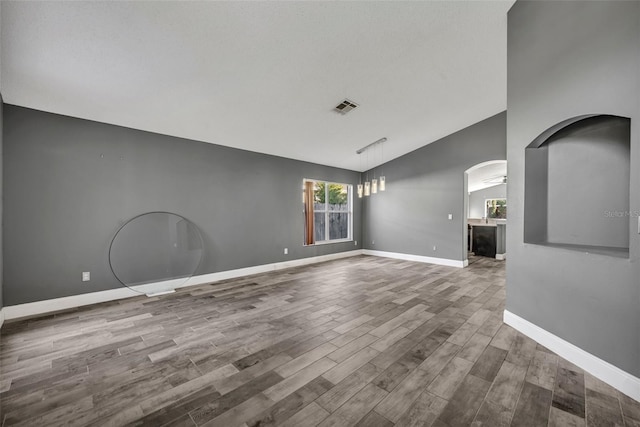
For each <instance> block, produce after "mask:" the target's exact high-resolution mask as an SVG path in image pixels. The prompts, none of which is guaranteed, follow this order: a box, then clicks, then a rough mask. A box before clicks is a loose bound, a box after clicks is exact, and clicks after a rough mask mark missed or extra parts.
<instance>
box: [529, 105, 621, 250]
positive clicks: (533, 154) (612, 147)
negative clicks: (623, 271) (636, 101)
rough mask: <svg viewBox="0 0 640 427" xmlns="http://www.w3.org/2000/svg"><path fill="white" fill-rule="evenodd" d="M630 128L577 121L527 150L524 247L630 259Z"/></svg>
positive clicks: (594, 119) (596, 118) (595, 118)
mask: <svg viewBox="0 0 640 427" xmlns="http://www.w3.org/2000/svg"><path fill="white" fill-rule="evenodd" d="M630 124H631V121H630V119H628V118H625V117H619V116H612V115H586V116H579V117H574V118H572V119H569V120H565V121H563V122H561V123H558V124H557V125H555V126H552V127H551V128H549V129H547V130H546V131H545V132H543V133H542V134H540V136H538V137H537V138H536V139H535V140H534V141H533V142H532V143H531V144H529V146H527V148H526V150H525V211H524V219H525V221H524V225H525V227H524V241H525V243H533V244H538V245H545V246H554V247H559V248H564V249H569V250H575V251H580V252H588V253H593V254H601V255H609V256H615V257H628V256H629V223H630V218H629V215H630V212H629V184H630V175H629V174H630V128H631V127H630Z"/></svg>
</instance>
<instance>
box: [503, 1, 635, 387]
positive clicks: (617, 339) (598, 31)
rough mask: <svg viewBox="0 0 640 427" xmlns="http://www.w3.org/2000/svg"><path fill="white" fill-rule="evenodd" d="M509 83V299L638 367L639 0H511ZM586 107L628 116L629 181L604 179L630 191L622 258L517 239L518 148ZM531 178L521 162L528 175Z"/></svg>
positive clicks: (581, 342) (519, 311) (529, 315)
mask: <svg viewBox="0 0 640 427" xmlns="http://www.w3.org/2000/svg"><path fill="white" fill-rule="evenodd" d="M507 90H508V102H507V108H508V112H509V114H508V120H507V152H508V158H507V160H508V164H509V182H508V184H507V185H508V194H509V231H508V233H507V246H508V247H509V260H508V262H507V303H506V309H507V310H509V311H510V312H512V313H514V314H516V315H518V316H520V317H522V318H524V319H526V320H528V321H529V322H532V323H534V324H535V325H537V326H539V327H540V328H542V329H544V330H546V331H549V332H551V333H552V334H554V335H556V336H558V337H560V338H562V339H564V340H566V341H568V342H570V343H572V344H574V345H576V346H578V347H580V348H582V349H583V350H585V351H587V352H589V353H591V354H593V355H595V356H597V357H599V358H601V359H603V360H605V361H607V362H609V363H611V364H613V365H615V366H617V367H618V368H620V369H622V370H624V371H626V372H628V373H630V374H632V375H635V376H640V333H639V332H638V331H640V279H639V278H640V236H639V235H638V217H637V216H638V212H640V141H639V136H640V125H639V123H640V103H639V102H638V100H639V99H640V2H540V1H518V2H516V3H515V5H514V6H513V7H512V8H511V10H510V11H509V16H508V86H507ZM589 114H613V115H617V116H622V117H629V118H631V147H630V148H631V159H630V170H629V173H630V180H629V181H630V182H629V186H630V187H629V189H628V190H620V188H607V189H605V190H606V191H611V192H619V191H628V195H629V207H628V209H629V215H628V216H627V217H626V221H629V224H628V225H629V232H628V236H627V237H628V240H629V258H628V259H627V258H621V257H614V256H609V255H606V254H594V253H587V252H586V251H582V252H581V251H575V250H567V249H563V248H558V247H548V246H544V245H539V244H532V243H525V242H524V239H523V236H524V217H525V200H524V188H525V148H526V147H527V145H529V144H530V143H531V142H532V141H534V139H536V137H537V136H538V135H540V134H541V133H542V132H544V131H545V130H547V129H549V128H551V127H553V126H554V125H555V124H557V123H560V122H562V121H564V120H567V119H571V118H573V117H577V116H582V115H589ZM554 155H556V156H559V157H556V159H557V160H558V164H563V165H565V166H564V170H563V171H562V173H563V174H567V173H571V170H572V168H579V167H580V166H579V165H576V164H573V163H572V161H571V159H563V158H562V156H566V155H567V153H563V152H562V150H559V151H558V152H556V153H554ZM600 173H603V174H607V171H606V168H604V167H603V168H601V169H600ZM535 178H536V176H535V171H534V170H526V179H535ZM605 181H606V179H605ZM546 185H552V184H551V181H549V182H548V183H547V184H546ZM596 189H597V188H595V187H594V189H593V190H594V191H596ZM565 191H567V192H570V191H571V189H570V188H567V189H566V190H565ZM549 203H551V201H549ZM530 208H531V207H530V206H529V207H527V209H530ZM608 209H610V210H615V209H617V208H616V207H615V206H611V207H608V206H602V215H604V214H605V211H606V210H608ZM556 213H557V212H556ZM562 214H563V215H564V216H565V217H568V216H571V215H580V213H579V212H573V213H572V212H563V213H562ZM603 220H605V219H603ZM534 225H535V224H534ZM539 232H540V233H544V232H545V230H544V227H541V228H540V230H539Z"/></svg>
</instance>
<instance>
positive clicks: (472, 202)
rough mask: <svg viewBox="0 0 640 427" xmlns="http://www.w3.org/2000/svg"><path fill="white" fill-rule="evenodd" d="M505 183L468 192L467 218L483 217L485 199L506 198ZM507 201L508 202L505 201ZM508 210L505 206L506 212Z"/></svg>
mask: <svg viewBox="0 0 640 427" xmlns="http://www.w3.org/2000/svg"><path fill="white" fill-rule="evenodd" d="M506 198H507V184H499V185H494V186H493V187H489V188H483V189H482V190H478V191H473V192H472V193H470V194H469V218H474V219H477V218H483V217H484V202H485V200H487V199H506ZM507 203H508V202H507ZM508 212H509V210H508V208H507V214H508Z"/></svg>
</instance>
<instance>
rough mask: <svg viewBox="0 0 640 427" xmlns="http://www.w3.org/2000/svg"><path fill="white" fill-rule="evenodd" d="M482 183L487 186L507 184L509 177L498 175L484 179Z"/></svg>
mask: <svg viewBox="0 0 640 427" xmlns="http://www.w3.org/2000/svg"><path fill="white" fill-rule="evenodd" d="M482 182H484V183H485V184H496V185H498V184H506V183H507V176H506V175H498V176H494V177H491V178H487V179H483V180H482Z"/></svg>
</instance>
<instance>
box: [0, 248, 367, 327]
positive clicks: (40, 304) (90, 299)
mask: <svg viewBox="0 0 640 427" xmlns="http://www.w3.org/2000/svg"><path fill="white" fill-rule="evenodd" d="M357 255H362V250H360V249H358V250H355V251H348V252H338V253H335V254H329V255H320V256H316V257H310V258H301V259H296V260H292V261H283V262H276V263H273V264H264V265H257V266H254V267H247V268H239V269H236V270H228V271H220V272H217V273H210V274H203V275H200V276H193V277H191V278H189V280H187V281H185V282H183V281H182V280H179V281H178V282H179V284H178V286H176V281H175V280H168V281H163V282H157V283H148V284H145V285H140V286H135V287H134V289H136V290H135V291H134V290H131V289H129V288H124V287H123V288H118V289H110V290H108V291H99V292H91V293H87V294H80V295H73V296H69V297H62V298H55V299H49V300H44V301H36V302H30V303H26V304H18V305H10V306H7V307H4V308H3V309H2V311H1V313H2V316H3V318H6V319H7V320H17V319H22V318H26V317H33V316H38V315H42V314H47V313H52V312H56V311H61V310H66V309H69V308H75V307H81V306H84V305H90V304H97V303H101V302H107V301H115V300H119V299H124V298H130V297H136V296H141V295H145V294H155V293H161V292H166V291H167V289H168V287H171V286H172V287H174V288H183V287H187V286H196V285H203V284H206V283H212V282H217V281H220V280H227V279H234V278H236V277H242V276H250V275H252V274H260V273H266V272H269V271H276V270H282V269H284V268H290V267H299V266H302V265H309V264H317V263H319V262H325V261H331V260H334V259H340V258H347V257H352V256H357ZM1 324H2V322H0V325H1Z"/></svg>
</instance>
